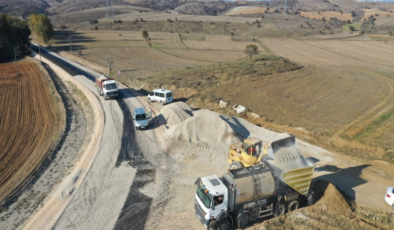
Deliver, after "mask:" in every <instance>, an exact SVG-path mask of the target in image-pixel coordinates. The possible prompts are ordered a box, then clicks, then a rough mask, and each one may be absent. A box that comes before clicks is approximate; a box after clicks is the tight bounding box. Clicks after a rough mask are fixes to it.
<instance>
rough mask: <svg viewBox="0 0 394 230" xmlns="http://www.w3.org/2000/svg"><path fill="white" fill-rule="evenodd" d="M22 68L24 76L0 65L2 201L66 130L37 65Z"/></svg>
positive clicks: (29, 173)
mask: <svg viewBox="0 0 394 230" xmlns="http://www.w3.org/2000/svg"><path fill="white" fill-rule="evenodd" d="M18 68H19V72H20V73H21V75H16V67H15V64H1V65H0V92H1V93H0V105H1V108H2V109H1V111H0V120H1V122H0V129H1V130H3V131H2V132H1V134H0V139H1V140H2V141H1V142H0V149H1V151H0V158H1V164H0V194H1V195H0V200H3V199H4V198H5V197H7V196H8V195H9V194H10V193H11V192H13V191H14V190H15V189H16V188H17V187H18V186H19V185H20V184H21V183H22V182H24V181H25V180H26V179H27V178H28V177H30V175H31V174H32V172H33V171H34V170H35V169H36V168H37V166H38V165H40V164H41V162H42V161H43V159H44V158H45V156H46V155H47V154H48V152H49V151H50V150H51V148H52V147H53V146H52V145H53V143H54V142H55V140H56V139H57V138H58V136H59V135H60V131H61V128H62V119H61V115H60V113H59V111H58V110H57V107H56V105H55V101H54V98H53V96H52V95H51V94H52V93H53V92H51V91H50V90H48V88H47V87H46V84H47V83H46V82H45V78H44V77H43V76H42V74H41V72H40V71H39V70H38V68H37V67H36V66H35V65H34V63H28V62H27V63H23V62H22V63H19V64H18ZM51 90H53V89H51ZM33 95H34V96H33Z"/></svg>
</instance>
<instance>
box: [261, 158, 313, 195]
mask: <svg viewBox="0 0 394 230" xmlns="http://www.w3.org/2000/svg"><path fill="white" fill-rule="evenodd" d="M266 163H267V166H268V167H269V168H270V169H271V171H272V173H273V174H274V175H275V176H276V177H277V178H279V179H280V180H281V181H283V182H284V183H285V184H287V185H289V186H290V187H292V188H293V189H294V190H296V191H297V192H299V193H300V194H302V195H306V194H307V193H308V191H309V187H310V185H311V182H312V179H313V171H314V169H315V166H314V165H313V164H310V165H309V166H307V167H302V168H298V169H293V170H289V171H284V170H282V169H280V168H278V167H276V166H275V165H273V164H272V162H269V161H266Z"/></svg>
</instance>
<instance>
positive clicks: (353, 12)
mask: <svg viewBox="0 0 394 230" xmlns="http://www.w3.org/2000/svg"><path fill="white" fill-rule="evenodd" d="M351 13H352V17H353V18H354V17H356V16H357V14H356V11H354V10H352V12H351Z"/></svg>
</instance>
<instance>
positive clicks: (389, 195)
mask: <svg viewBox="0 0 394 230" xmlns="http://www.w3.org/2000/svg"><path fill="white" fill-rule="evenodd" d="M384 199H385V200H386V202H387V204H389V205H390V206H391V207H393V209H394V188H393V187H388V189H387V191H386V196H385V197H384Z"/></svg>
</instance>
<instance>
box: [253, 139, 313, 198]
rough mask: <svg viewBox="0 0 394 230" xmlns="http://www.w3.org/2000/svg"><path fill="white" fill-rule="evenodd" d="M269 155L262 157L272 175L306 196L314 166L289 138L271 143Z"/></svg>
mask: <svg viewBox="0 0 394 230" xmlns="http://www.w3.org/2000/svg"><path fill="white" fill-rule="evenodd" d="M271 149H272V151H271V154H268V155H265V156H264V157H262V159H261V161H262V162H265V163H266V164H267V166H268V167H269V168H270V169H271V170H272V172H273V173H274V175H275V176H276V177H278V178H280V180H282V181H283V182H284V183H286V184H287V185H289V186H290V187H292V188H293V189H295V190H296V191H297V192H299V193H300V194H303V195H306V194H307V193H308V191H309V187H310V184H311V181H312V178H313V171H314V168H315V165H314V164H313V163H311V162H309V161H307V160H306V159H305V157H304V156H302V155H301V153H300V151H299V150H298V148H297V147H296V145H295V137H294V136H290V137H286V138H283V139H280V140H278V141H274V142H272V143H271Z"/></svg>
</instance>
